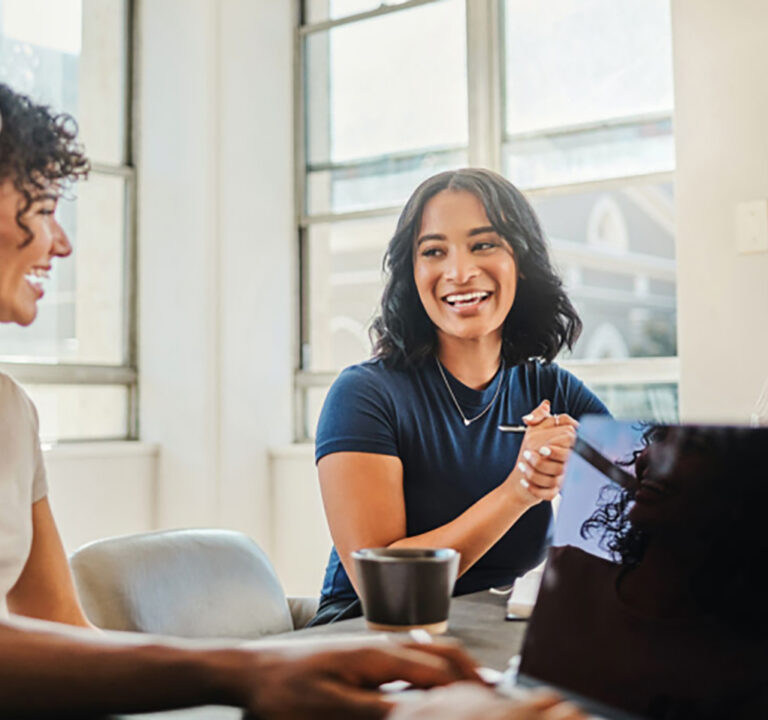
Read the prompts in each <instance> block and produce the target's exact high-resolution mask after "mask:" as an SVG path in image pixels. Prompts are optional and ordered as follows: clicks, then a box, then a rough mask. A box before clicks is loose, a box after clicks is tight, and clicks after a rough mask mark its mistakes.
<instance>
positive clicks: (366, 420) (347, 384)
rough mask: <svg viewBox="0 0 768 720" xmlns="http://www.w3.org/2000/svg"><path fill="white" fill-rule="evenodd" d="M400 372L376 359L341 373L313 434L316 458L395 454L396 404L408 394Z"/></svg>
mask: <svg viewBox="0 0 768 720" xmlns="http://www.w3.org/2000/svg"><path fill="white" fill-rule="evenodd" d="M404 382H407V378H405V377H404V376H403V372H402V371H399V370H395V369H392V368H388V367H386V366H385V365H384V364H383V363H382V362H381V361H379V360H370V361H367V362H363V363H360V364H358V365H352V366H351V367H348V368H346V369H345V370H343V371H342V372H341V373H340V374H339V376H338V377H337V378H336V380H335V382H334V383H333V385H332V386H331V388H330V390H329V391H328V395H327V396H326V398H325V402H324V403H323V409H322V411H321V412H320V417H319V419H318V422H317V432H316V433H315V459H316V461H317V460H320V458H322V457H323V456H324V455H328V454H330V453H333V452H342V451H355V452H376V453H381V454H386V455H396V454H397V442H396V436H397V427H398V411H397V408H398V404H399V402H400V401H401V400H402V398H403V397H404V395H406V394H407V388H405V387H404V385H403V383H404Z"/></svg>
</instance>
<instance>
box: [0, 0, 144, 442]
mask: <svg viewBox="0 0 768 720" xmlns="http://www.w3.org/2000/svg"><path fill="white" fill-rule="evenodd" d="M131 13H132V8H131V3H130V2H129V1H128V0H109V1H108V2H104V1H103V0H0V79H2V82H4V83H7V84H8V85H10V86H11V87H12V88H14V90H16V91H18V92H21V93H25V94H27V95H29V96H31V97H32V98H33V99H34V100H35V101H36V102H43V103H46V104H49V105H50V106H51V107H52V108H54V109H55V110H60V111H63V112H68V113H71V114H72V115H73V116H74V117H76V118H77V120H78V123H79V127H80V135H79V138H80V140H81V141H82V143H83V144H84V145H85V148H86V152H87V154H88V156H89V157H90V159H91V161H92V164H93V171H92V173H91V175H90V177H89V179H88V180H87V181H86V182H81V183H79V184H77V185H76V186H75V187H73V188H72V189H71V191H70V192H69V193H68V194H67V196H65V197H64V198H63V199H62V201H61V202H60V203H59V209H58V216H59V221H60V222H61V224H62V226H63V227H64V228H65V230H66V231H67V233H68V234H69V236H70V238H71V240H72V244H73V247H74V253H73V255H72V256H71V257H70V258H69V259H66V260H59V261H58V262H55V263H54V269H53V271H52V274H51V279H50V280H49V281H48V282H47V284H46V287H45V291H46V294H45V297H44V298H43V300H42V301H41V302H40V304H39V314H38V319H37V320H36V321H35V323H33V324H32V325H31V326H30V327H28V328H20V327H17V326H15V325H0V369H2V370H3V371H5V372H8V373H9V374H11V375H13V376H14V377H16V378H17V379H18V380H19V381H21V382H22V384H23V385H24V386H25V388H26V389H27V391H28V392H29V393H30V395H31V396H32V398H33V400H34V401H35V403H36V405H37V407H38V411H39V413H40V425H41V427H40V429H41V435H42V437H43V439H44V440H67V439H96V438H99V439H101V438H132V437H136V432H137V428H136V423H135V416H136V408H135V404H136V403H135V397H136V370H135V357H136V352H135V347H134V337H135V333H134V331H133V322H134V312H133V297H134V282H135V278H134V274H133V255H134V250H133V248H134V241H133V225H134V223H133V220H134V216H135V173H134V168H133V165H132V162H131V147H130V141H129V138H130V130H131V128H130V98H131V93H130V80H131V73H130V36H131Z"/></svg>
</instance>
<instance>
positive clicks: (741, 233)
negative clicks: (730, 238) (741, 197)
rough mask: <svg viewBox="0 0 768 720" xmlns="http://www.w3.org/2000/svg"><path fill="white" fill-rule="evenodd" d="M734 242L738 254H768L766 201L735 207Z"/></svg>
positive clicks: (767, 210)
mask: <svg viewBox="0 0 768 720" xmlns="http://www.w3.org/2000/svg"><path fill="white" fill-rule="evenodd" d="M736 240H737V247H738V250H739V253H742V254H744V253H757V252H768V200H751V201H749V202H742V203H739V204H738V205H737V206H736Z"/></svg>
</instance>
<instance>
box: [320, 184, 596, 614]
mask: <svg viewBox="0 0 768 720" xmlns="http://www.w3.org/2000/svg"><path fill="white" fill-rule="evenodd" d="M386 268H387V270H388V274H389V277H388V282H387V285H386V288H385V290H384V295H383V297H382V301H381V310H380V314H379V316H378V317H377V318H376V320H375V321H374V324H373V336H374V339H375V346H374V358H373V359H372V360H370V361H368V362H365V363H362V364H360V365H356V366H353V367H351V368H347V369H346V370H345V371H344V372H343V373H341V375H340V376H339V377H338V379H337V380H336V382H335V383H334V385H333V387H332V388H331V390H330V392H329V394H328V397H327V398H326V401H325V405H324V407H323V411H322V413H321V416H320V421H319V424H318V429H317V444H316V461H317V466H318V473H319V476H320V486H321V490H322V495H323V502H324V505H325V511H326V514H327V516H328V522H329V526H330V529H331V534H332V536H333V540H334V544H335V547H334V549H333V551H332V552H331V558H330V561H329V563H328V569H327V571H326V576H325V582H324V584H323V590H322V597H321V606H320V610H319V611H318V615H317V617H316V618H315V621H314V622H315V623H322V622H330V621H333V620H336V619H341V618H344V617H350V616H352V615H356V614H360V606H359V602H358V601H357V595H356V592H355V588H354V586H355V578H354V574H353V568H352V564H351V561H350V553H351V552H352V551H354V550H356V549H358V548H361V547H382V546H389V547H452V548H455V549H456V550H458V551H459V552H460V553H461V562H460V566H459V575H460V577H459V580H458V582H457V584H456V593H457V594H461V593H467V592H472V591H475V590H480V589H483V588H488V587H492V586H498V585H505V584H509V583H511V582H513V581H514V580H515V578H517V577H519V576H520V575H521V574H523V573H524V572H526V571H527V570H529V569H530V568H532V567H534V566H535V565H537V564H538V563H539V562H541V560H542V559H543V557H544V552H545V550H546V547H547V544H548V541H549V537H550V532H551V523H552V510H551V506H550V501H551V500H552V499H553V498H554V497H555V496H556V495H557V493H558V492H559V489H560V485H561V483H562V476H563V468H564V463H565V461H566V459H567V457H568V454H569V452H570V447H571V445H572V442H573V438H574V434H575V426H576V424H577V422H576V419H577V418H579V417H580V416H582V415H585V414H588V413H607V412H608V411H607V410H606V408H605V406H604V405H603V403H602V402H600V400H599V399H598V398H597V397H595V395H593V394H592V393H591V392H590V391H589V390H588V389H587V388H586V387H585V386H584V385H583V384H582V383H581V382H580V381H579V380H578V379H576V378H575V377H574V376H573V375H571V374H570V373H568V372H566V371H565V370H562V369H561V368H558V367H557V366H556V365H555V364H552V363H551V361H552V359H553V358H554V357H555V356H556V355H557V353H558V352H559V351H560V350H561V349H562V348H564V347H569V348H570V347H571V346H572V344H573V343H574V342H575V340H576V338H577V337H578V335H579V332H580V330H581V321H580V320H579V317H578V315H577V313H576V311H575V309H574V308H573V305H572V304H571V302H570V300H569V299H568V297H567V296H566V294H565V292H564V290H563V287H562V282H561V280H560V278H559V277H558V276H557V274H556V273H555V272H554V270H553V269H552V266H551V264H550V261H549V257H548V253H547V248H546V245H545V242H544V238H543V235H542V232H541V229H540V227H539V223H538V221H537V219H536V216H535V214H534V213H533V210H532V209H531V207H530V205H529V204H528V203H527V202H526V200H525V198H524V197H523V196H522V194H521V193H520V192H519V191H518V190H517V189H516V188H515V187H514V186H513V185H512V184H511V183H509V182H508V181H507V180H505V179H504V178H502V177H501V176H500V175H497V174H495V173H492V172H490V171H488V170H479V169H465V170H458V171H449V172H445V173H441V174H439V175H436V176H434V177H432V178H430V179H429V180H427V181H425V182H424V183H422V185H420V186H419V187H418V188H417V189H416V191H415V192H414V194H413V195H412V196H411V198H410V199H409V200H408V202H407V203H406V205H405V208H404V209H403V212H402V214H401V215H400V219H399V221H398V224H397V229H396V232H395V235H394V237H393V238H392V240H391V242H390V244H389V247H388V250H387V255H386ZM500 425H503V426H510V425H511V426H524V427H527V429H526V430H525V432H524V433H523V432H519V433H518V432H503V431H501V430H499V426H500Z"/></svg>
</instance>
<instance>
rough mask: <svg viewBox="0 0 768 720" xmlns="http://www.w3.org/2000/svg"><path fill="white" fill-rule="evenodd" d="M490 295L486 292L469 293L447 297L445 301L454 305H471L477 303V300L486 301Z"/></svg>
mask: <svg viewBox="0 0 768 720" xmlns="http://www.w3.org/2000/svg"><path fill="white" fill-rule="evenodd" d="M489 295H490V293H489V292H485V291H478V292H469V293H461V294H458V293H457V294H455V295H447V296H446V298H445V300H446V302H449V303H451V304H454V303H470V302H475V301H476V300H485V298H487V297H488V296H489Z"/></svg>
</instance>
